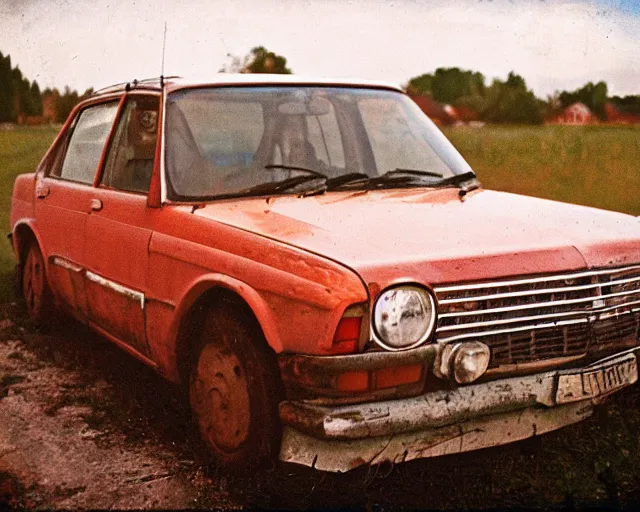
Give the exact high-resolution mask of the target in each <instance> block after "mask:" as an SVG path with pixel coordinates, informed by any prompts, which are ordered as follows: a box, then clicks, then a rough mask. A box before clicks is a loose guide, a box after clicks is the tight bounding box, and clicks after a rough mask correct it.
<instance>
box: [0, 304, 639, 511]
mask: <svg viewBox="0 0 640 512" xmlns="http://www.w3.org/2000/svg"><path fill="white" fill-rule="evenodd" d="M185 404H186V401H185V399H184V397H183V396H182V395H181V394H180V392H179V391H178V390H176V389H174V388H173V387H171V386H170V385H168V384H166V383H165V382H164V381H163V380H162V379H160V378H159V377H158V376H157V375H155V374H154V373H153V372H152V371H151V370H149V369H148V368H146V367H145V366H143V365H142V364H141V363H138V362H137V361H136V360H135V359H133V358H132V357H130V356H128V355H127V354H125V353H124V352H122V351H120V350H119V349H117V348H116V347H114V346H112V345H111V344H110V343H109V342H107V341H106V340H104V339H103V338H100V337H99V336H97V335H95V334H93V333H91V332H89V331H88V330H87V329H85V328H84V327H82V326H81V325H79V324H77V323H74V322H73V321H70V320H69V321H63V322H62V323H61V324H60V325H59V326H57V327H56V328H54V329H52V330H50V331H48V332H39V331H38V330H36V329H35V328H34V327H33V326H31V325H30V324H29V322H28V320H26V319H25V316H24V311H23V308H22V306H21V305H20V303H14V304H11V305H6V306H3V307H2V309H0V508H2V506H3V505H7V504H8V505H9V506H10V507H12V508H27V509H32V508H56V509H60V508H93V509H95V508H100V509H103V508H118V509H122V508H162V509H183V508H218V509H220V508H221V509H234V508H245V507H250V508H255V507H259V508H273V509H283V508H284V509H294V508H295V509H300V508H314V509H318V508H334V509H335V508H351V509H361V508H365V509H367V510H387V509H394V510H396V509H400V508H410V509H415V508H429V509H460V508H474V509H483V508H506V507H535V508H539V507H544V508H548V507H569V508H573V507H575V508H582V507H589V506H594V505H595V506H610V507H615V508H620V507H625V508H629V509H633V508H638V506H640V471H639V469H640V442H639V435H640V389H637V388H630V389H628V390H625V391H623V392H621V393H619V394H618V395H617V396H615V397H614V398H613V399H611V400H610V401H609V403H607V404H606V405H604V406H602V407H600V408H598V410H597V413H596V415H595V416H594V417H593V418H591V419H589V420H587V421H585V422H583V423H581V424H578V425H574V426H571V427H567V428H565V429H563V430H561V431H559V432H555V433H551V434H548V435H546V436H543V437H540V438H535V439H532V440H527V441H524V442H520V443H516V444H513V445H510V446H504V447H500V448H495V449H488V450H482V451H479V452H474V453H467V454H463V455H458V456H450V457H443V458H439V459H431V460H421V461H414V462H410V463H407V464H403V465H398V466H396V467H380V468H375V469H371V468H360V469H358V470H355V471H353V472H351V473H348V474H346V475H333V474H325V473H319V472H315V471H312V470H308V469H306V468H299V467H297V466H293V465H286V464H281V463H274V465H273V466H272V467H270V468H268V469H265V470H263V471H261V472H260V473H258V474H257V475H255V476H246V475H242V476H238V475H226V474H221V473H220V472H218V471H216V469H215V468H210V467H207V466H206V464H205V463H204V461H203V459H202V457H201V456H200V455H199V453H200V452H199V447H198V443H197V438H196V437H195V434H194V432H193V430H192V427H191V423H190V416H189V411H188V409H187V407H186V405H185Z"/></svg>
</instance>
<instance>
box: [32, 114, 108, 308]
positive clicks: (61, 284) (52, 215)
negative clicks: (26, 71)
mask: <svg viewBox="0 0 640 512" xmlns="http://www.w3.org/2000/svg"><path fill="white" fill-rule="evenodd" d="M117 109H118V102H117V101H109V102H106V103H100V104H97V105H91V106H88V107H86V108H84V109H83V110H81V111H80V112H78V114H77V115H76V117H75V118H74V120H73V121H72V123H71V124H70V126H69V128H68V130H67V132H66V133H65V134H64V136H63V137H62V138H61V139H60V142H59V145H58V147H57V148H56V150H57V151H56V153H55V156H54V158H53V159H52V162H51V165H50V166H49V167H48V168H47V169H45V171H44V172H43V173H40V174H38V176H37V177H36V180H37V183H36V205H35V216H36V223H37V225H38V232H39V234H40V238H41V242H42V247H43V252H44V254H46V256H47V263H48V264H47V269H48V279H49V282H50V285H51V288H52V290H53V293H54V294H55V295H56V298H57V299H58V300H59V301H62V302H63V303H66V304H68V305H69V306H70V308H71V309H72V310H73V311H74V312H76V313H77V314H78V315H79V316H80V317H83V318H86V317H87V314H88V308H87V303H86V297H85V291H84V278H83V268H84V263H85V251H84V234H85V228H86V221H87V218H88V216H89V212H90V211H91V207H92V204H91V201H92V199H93V197H94V194H93V190H94V187H93V183H94V180H95V176H96V171H97V169H98V166H99V162H100V160H101V157H102V154H103V150H104V147H105V144H106V141H107V139H108V137H109V133H110V132H111V129H112V126H113V122H114V120H115V117H116V112H117Z"/></svg>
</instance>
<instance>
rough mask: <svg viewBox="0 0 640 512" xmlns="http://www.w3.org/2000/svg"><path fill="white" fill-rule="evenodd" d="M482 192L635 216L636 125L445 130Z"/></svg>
mask: <svg viewBox="0 0 640 512" xmlns="http://www.w3.org/2000/svg"><path fill="white" fill-rule="evenodd" d="M446 134H447V136H448V137H449V138H450V139H451V140H452V142H453V143H454V144H455V146H456V147H457V148H458V150H459V151H460V152H461V153H462V154H463V156H464V157H465V158H466V159H467V161H468V162H469V164H470V165H471V167H473V169H474V170H475V171H476V173H477V174H478V178H479V179H480V181H481V182H482V184H483V185H484V186H485V187H486V188H490V189H495V190H504V191H507V192H515V193H518V194H525V195H529V196H536V197H543V198H546V199H555V200H558V201H564V202H568V203H576V204H584V205H588V206H594V207H596V208H603V209H606V210H615V211H620V212H625V213H630V214H632V215H640V194H639V193H638V192H639V191H640V126H615V127H614V126H545V127H504V126H485V127H483V128H467V127H463V128H449V129H447V130H446Z"/></svg>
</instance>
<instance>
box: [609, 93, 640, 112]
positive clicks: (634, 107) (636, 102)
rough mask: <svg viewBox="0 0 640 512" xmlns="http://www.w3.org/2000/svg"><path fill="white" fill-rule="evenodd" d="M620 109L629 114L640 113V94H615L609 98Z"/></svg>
mask: <svg viewBox="0 0 640 512" xmlns="http://www.w3.org/2000/svg"><path fill="white" fill-rule="evenodd" d="M609 101H610V102H611V103H613V104H614V105H615V106H616V108H618V110H620V111H622V112H626V113H628V114H634V115H640V94H637V95H630V96H623V97H621V96H613V97H612V98H609Z"/></svg>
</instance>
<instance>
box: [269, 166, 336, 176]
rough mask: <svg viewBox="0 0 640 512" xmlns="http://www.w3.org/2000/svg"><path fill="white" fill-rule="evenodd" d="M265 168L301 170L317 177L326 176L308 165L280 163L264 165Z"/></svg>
mask: <svg viewBox="0 0 640 512" xmlns="http://www.w3.org/2000/svg"><path fill="white" fill-rule="evenodd" d="M264 168H265V169H283V170H285V171H302V172H307V173H309V174H313V175H314V176H317V177H318V178H326V176H325V175H324V174H322V173H321V172H319V171H316V170H314V169H309V168H308V167H298V166H296V165H281V164H269V165H265V166H264Z"/></svg>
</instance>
